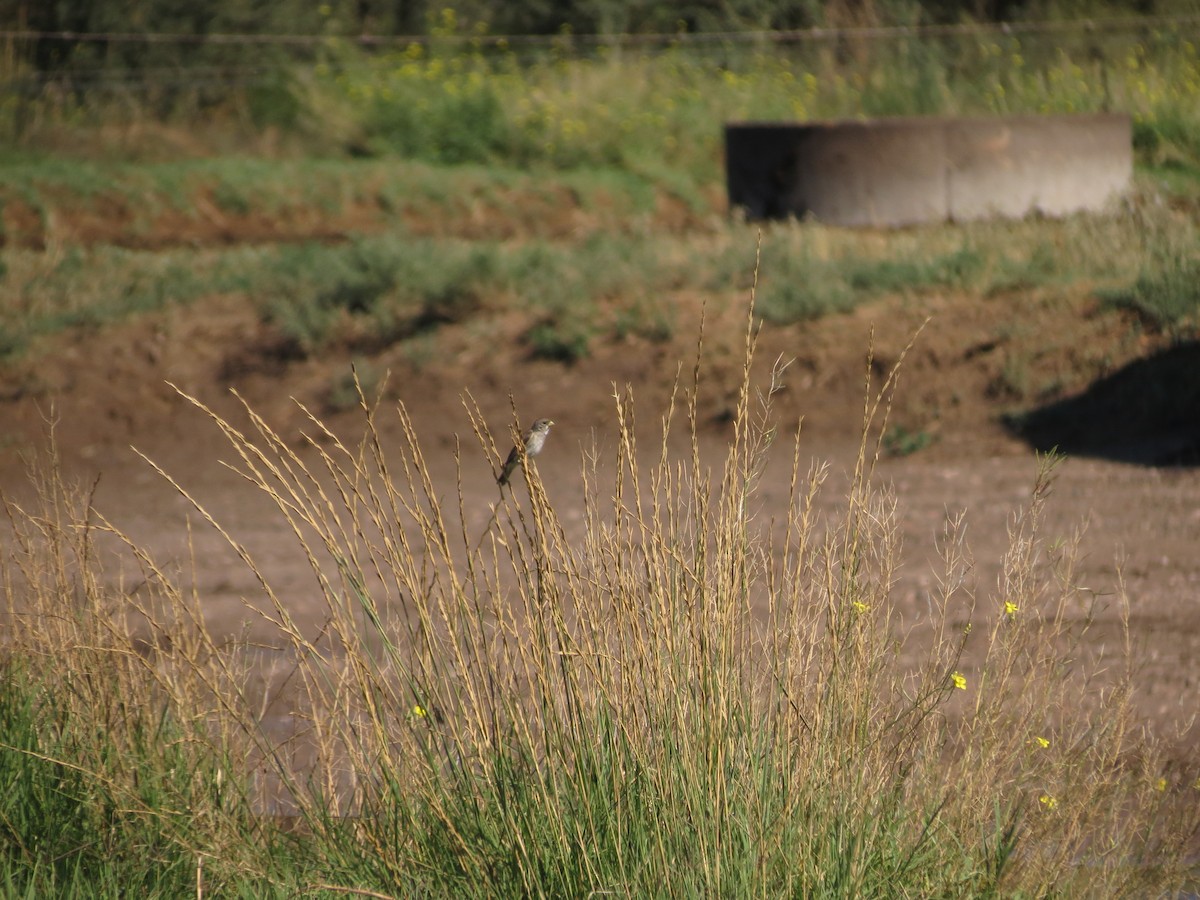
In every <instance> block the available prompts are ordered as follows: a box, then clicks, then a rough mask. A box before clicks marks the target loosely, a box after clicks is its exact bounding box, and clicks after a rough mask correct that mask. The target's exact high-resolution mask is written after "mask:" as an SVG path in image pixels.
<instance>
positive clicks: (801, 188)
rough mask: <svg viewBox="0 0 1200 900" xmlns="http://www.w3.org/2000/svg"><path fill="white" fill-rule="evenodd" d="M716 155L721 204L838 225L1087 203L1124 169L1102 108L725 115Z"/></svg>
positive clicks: (1126, 151)
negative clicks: (761, 118)
mask: <svg viewBox="0 0 1200 900" xmlns="http://www.w3.org/2000/svg"><path fill="white" fill-rule="evenodd" d="M725 153H726V156H725V163H726V176H727V183H728V189H729V204H730V208H731V209H736V208H740V209H742V210H744V212H745V214H746V216H747V217H748V218H751V219H774V218H786V217H789V216H795V217H797V218H805V217H813V218H815V219H817V220H818V221H821V222H825V223H827V224H831V225H847V226H876V227H889V226H899V225H913V224H917V223H922V222H938V221H947V220H950V221H968V220H971V219H982V218H990V217H1009V218H1020V217H1023V216H1026V215H1029V214H1030V213H1040V214H1042V215H1047V216H1061V215H1066V214H1068V213H1072V212H1077V211H1080V210H1092V211H1095V210H1100V209H1102V208H1103V207H1104V206H1105V205H1106V204H1107V203H1109V202H1110V201H1111V200H1112V199H1113V198H1114V197H1115V196H1119V195H1120V194H1121V193H1122V192H1124V191H1125V190H1126V188H1127V187H1128V185H1129V180H1130V177H1131V175H1132V173H1133V144H1132V125H1131V122H1130V119H1129V116H1127V115H1121V114H1108V113H1104V114H1093V115H1046V116H1034V115H1030V116H997V117H977V118H943V117H932V116H931V117H912V118H885V119H868V120H862V121H845V122H818V123H805V124H787V123H733V124H729V125H727V126H726V128H725Z"/></svg>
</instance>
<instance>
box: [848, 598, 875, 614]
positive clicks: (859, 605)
mask: <svg viewBox="0 0 1200 900" xmlns="http://www.w3.org/2000/svg"><path fill="white" fill-rule="evenodd" d="M850 605H851V606H853V607H854V611H855V612H856V613H865V612H866V611H867V610H868V609H870V608H871V607H869V606H867V604H865V603H863V602H862V601H861V600H855V601H854V602H853V603H852V604H850Z"/></svg>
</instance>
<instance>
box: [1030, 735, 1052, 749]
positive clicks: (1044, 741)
mask: <svg viewBox="0 0 1200 900" xmlns="http://www.w3.org/2000/svg"><path fill="white" fill-rule="evenodd" d="M1034 741H1035V742H1036V743H1037V745H1038V746H1039V747H1041V748H1042V749H1043V750H1045V749H1046V748H1047V747H1049V746H1050V740H1049V738H1044V737H1035V738H1034Z"/></svg>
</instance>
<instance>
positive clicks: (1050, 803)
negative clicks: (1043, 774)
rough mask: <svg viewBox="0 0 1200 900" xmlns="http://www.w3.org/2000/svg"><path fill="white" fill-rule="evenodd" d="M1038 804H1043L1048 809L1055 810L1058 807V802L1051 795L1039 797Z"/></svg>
mask: <svg viewBox="0 0 1200 900" xmlns="http://www.w3.org/2000/svg"><path fill="white" fill-rule="evenodd" d="M1038 803H1040V804H1042V806H1044V807H1046V809H1054V808H1055V807H1056V806H1058V801H1057V800H1055V799H1054V798H1053V797H1051V796H1050V795H1049V794H1042V796H1040V797H1038Z"/></svg>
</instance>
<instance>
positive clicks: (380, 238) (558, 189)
mask: <svg viewBox="0 0 1200 900" xmlns="http://www.w3.org/2000/svg"><path fill="white" fill-rule="evenodd" d="M357 166H358V164H353V163H344V164H327V165H323V166H321V167H318V168H317V171H323V172H326V173H327V174H328V178H329V181H328V184H330V185H333V184H341V185H342V187H341V188H340V189H339V193H340V194H341V195H355V196H358V197H360V200H359V201H355V202H356V203H357V204H358V208H360V209H367V208H369V210H370V212H369V214H364V216H358V217H355V216H353V215H351V214H348V213H346V211H345V210H346V208H345V207H336V208H334V209H331V210H330V212H328V213H327V214H325V213H322V212H321V205H320V204H321V201H320V194H321V193H322V191H323V188H322V187H320V186H318V187H316V188H315V189H314V190H315V192H316V193H315V195H314V196H312V197H310V198H308V199H303V198H294V199H293V200H292V201H291V202H292V203H293V206H291V207H282V208H279V209H275V210H270V209H268V208H264V207H261V206H259V205H258V204H257V201H255V202H254V210H255V212H254V214H253V215H254V221H253V222H247V221H245V220H244V219H239V218H238V216H239V215H240V214H238V213H229V214H228V217H227V218H225V219H220V218H219V217H218V219H217V220H216V221H217V225H218V231H222V229H223V233H225V234H226V235H227V236H234V237H236V236H237V235H239V234H242V235H245V236H246V237H247V238H250V237H252V236H253V233H254V231H253V229H254V228H263V229H265V230H267V231H268V232H269V233H273V234H274V236H275V237H276V238H278V237H279V236H280V233H281V232H284V231H286V230H287V229H288V228H296V229H298V230H299V232H300V233H299V234H298V235H297V237H296V240H295V241H283V242H281V241H279V240H278V239H276V240H271V241H267V242H254V241H252V240H245V241H243V242H242V243H239V244H237V245H236V246H232V247H227V246H221V245H220V243H218V242H214V243H213V244H212V245H211V246H199V247H194V246H183V244H186V239H187V236H188V235H189V234H190V233H191V232H190V231H189V229H191V228H192V227H193V226H192V224H191V220H187V219H184V220H183V221H182V222H180V221H179V219H178V218H177V219H175V220H174V221H173V224H171V225H169V226H164V227H163V229H160V230H158V231H154V230H153V229H152V228H151V227H150V225H145V226H142V225H138V224H137V223H136V222H130V223H128V224H122V223H119V222H118V223H117V224H116V225H113V224H112V223H111V222H109V223H108V225H109V226H110V227H111V230H110V231H109V232H108V239H109V240H110V241H111V240H113V239H114V238H119V237H122V236H124V237H129V236H131V235H132V236H133V237H136V236H137V235H138V234H139V233H141V231H139V229H141V228H143V227H145V228H146V229H148V230H147V231H146V233H148V234H149V233H154V234H158V235H159V236H160V238H162V239H164V240H168V238H169V236H173V239H171V240H170V243H169V245H168V246H167V247H164V248H159V249H154V250H146V249H139V248H137V247H136V246H135V247H121V246H113V245H112V244H111V243H103V242H102V243H97V244H94V245H91V246H88V245H86V244H81V243H79V239H78V237H76V238H74V239H72V237H71V234H72V232H73V231H74V232H78V231H80V230H81V229H83V228H85V227H88V226H89V223H92V222H94V216H92V214H91V213H86V214H85V213H82V212H79V210H78V207H76V209H75V212H74V213H72V212H70V211H69V210H68V209H67V208H64V207H59V208H57V209H55V208H53V207H48V209H50V210H51V211H50V212H48V213H47V216H48V217H49V218H50V219H51V220H53V221H56V222H57V225H55V226H54V227H55V228H56V229H57V234H58V235H59V237H58V238H56V239H54V240H52V241H51V243H50V245H49V250H45V249H42V250H39V249H36V248H29V249H20V248H15V249H10V250H8V252H7V253H6V255H5V269H6V271H5V274H4V277H3V279H2V280H0V349H2V350H3V352H4V353H5V354H6V355H8V356H14V355H20V354H21V353H23V352H25V350H27V349H28V348H29V347H30V346H31V342H34V341H36V340H37V339H39V338H40V337H43V336H46V335H53V334H55V333H56V332H58V331H61V330H63V329H65V328H89V327H100V326H104V325H108V324H113V323H117V322H120V321H121V320H122V319H124V318H126V317H128V316H131V315H135V314H137V313H142V312H147V311H154V310H160V309H163V308H166V307H169V306H171V305H175V304H183V303H190V302H194V301H195V300H196V299H197V298H204V297H212V296H214V295H237V296H244V297H246V299H247V302H248V303H250V304H252V305H253V306H254V307H255V308H257V309H258V311H259V314H260V316H261V318H262V319H263V321H264V322H266V323H268V325H269V327H270V328H272V329H273V330H274V331H275V332H276V333H277V335H278V337H279V339H280V340H281V341H282V342H284V344H286V345H287V347H288V348H289V350H288V352H289V353H291V354H293V355H299V356H303V355H306V354H310V353H312V352H314V351H317V350H324V349H330V348H333V349H343V350H349V351H353V352H368V353H369V352H374V351H377V350H379V349H382V348H384V347H387V346H389V345H390V344H392V343H395V342H397V341H402V340H405V339H408V338H411V337H413V336H415V335H418V334H422V333H426V332H429V331H431V330H435V329H436V328H438V327H439V326H440V325H442V324H445V323H448V322H459V321H464V320H467V319H479V320H480V321H486V320H487V318H488V317H489V316H495V315H503V314H507V313H512V312H516V313H518V314H520V315H522V316H523V317H524V318H525V320H526V322H527V327H526V331H525V337H524V340H525V342H526V344H527V347H528V350H529V353H530V354H531V355H532V356H540V357H547V358H556V359H562V360H565V361H572V360H575V359H578V358H581V357H584V356H586V355H588V353H589V352H591V349H592V348H593V347H594V345H595V343H596V342H597V341H601V340H606V339H610V338H614V337H617V338H619V337H621V336H624V335H627V334H636V335H639V336H642V337H647V338H650V339H652V340H664V339H666V338H669V337H670V336H671V334H672V332H673V330H674V328H675V317H674V302H673V300H672V297H675V296H679V295H686V296H692V297H702V296H705V295H712V294H718V295H725V296H727V295H728V294H729V293H730V292H733V291H743V290H745V289H747V288H748V287H749V286H750V284H751V281H752V274H753V269H752V266H751V265H749V264H748V262H747V261H748V260H753V258H754V255H753V247H754V245H755V242H756V239H757V234H758V231H759V227H758V226H754V225H742V224H738V223H731V222H725V221H722V220H720V219H716V218H703V219H698V220H695V221H694V223H693V224H692V225H691V226H689V227H686V228H684V229H682V230H681V231H678V232H674V231H672V230H671V229H670V227H668V226H667V225H666V224H664V223H663V220H662V219H661V218H660V217H659V214H658V213H656V212H655V210H654V208H653V205H652V204H650V205H647V203H646V202H645V197H646V196H650V197H653V196H654V189H653V188H652V187H649V186H648V185H646V184H645V183H641V182H634V183H628V182H622V181H620V180H618V179H615V178H614V179H608V180H602V179H593V180H592V181H590V182H589V184H590V187H591V191H592V192H591V193H583V189H582V187H580V184H579V183H578V182H572V181H571V180H570V179H563V180H557V179H554V180H548V181H546V182H544V183H542V184H541V185H540V186H538V187H534V186H532V185H530V184H528V183H527V182H526V183H523V184H522V185H521V186H518V187H513V188H510V189H507V190H508V192H507V193H505V191H506V188H505V187H504V185H505V183H506V182H505V179H504V178H503V177H500V176H495V177H493V176H489V175H486V174H485V173H483V172H479V173H476V176H475V177H476V179H477V182H476V183H477V185H478V186H479V187H478V190H477V192H476V194H475V200H472V199H471V198H470V195H468V196H467V197H466V198H465V199H464V197H463V196H461V195H456V194H453V193H450V192H447V193H446V194H445V195H443V196H442V201H441V202H442V204H443V205H442V206H440V207H439V206H438V205H437V202H438V201H428V202H425V201H421V200H418V199H417V198H414V197H412V196H411V195H410V196H408V198H407V200H406V201H405V202H404V204H400V203H399V202H398V203H397V204H396V205H395V207H393V208H392V209H391V210H390V211H388V212H380V209H381V208H382V206H381V202H380V201H379V197H380V196H381V195H382V194H381V192H383V191H385V190H386V188H384V187H381V186H380V185H378V184H374V185H372V182H373V179H374V178H375V177H376V176H377V175H381V174H382V173H380V172H379V171H378V167H377V166H376V165H375V164H367V165H366V167H365V169H364V170H362V171H356V168H357ZM219 168H220V167H219V166H215V165H213V166H208V165H206V166H205V167H203V171H206V172H213V171H216V170H218V169H219ZM418 168H419V170H420V171H425V169H424V167H418ZM254 171H258V169H257V167H255V168H254ZM262 174H263V178H262V179H261V180H260V181H258V182H256V183H255V184H256V186H255V187H254V188H247V190H248V191H257V192H266V193H271V192H272V190H273V189H274V186H278V187H279V188H280V189H282V185H283V183H284V182H285V181H286V180H288V179H290V178H292V177H293V175H294V174H295V173H293V172H291V171H290V170H285V172H284V173H283V174H282V175H276V176H273V177H272V176H268V175H267V174H266V173H265V172H263V173H262ZM442 174H443V175H444V176H445V175H446V172H445V171H444V170H443V172H442ZM154 177H155V175H154V173H153V172H150V173H146V172H141V174H140V175H139V176H138V178H137V180H135V182H134V183H135V184H140V183H142V181H144V180H147V179H153V178H154ZM164 177H168V176H164ZM447 177H448V176H447ZM518 177H519V176H515V175H514V176H513V178H514V179H516V178H518ZM273 178H274V180H273ZM393 178H394V179H395V180H394V181H393V184H398V183H400V181H401V180H402V179H403V178H404V176H397V175H395V174H394V173H393ZM121 183H122V182H120V180H119V179H118V180H116V181H114V182H112V183H111V184H114V185H119V184H121ZM404 183H409V182H404ZM28 184H29V185H32V187H30V188H29V189H30V190H36V191H39V192H40V196H42V197H52V196H53V195H54V194H55V192H56V190H57V188H55V187H52V186H49V185H52V184H54V182H47V183H41V182H38V181H31V182H29V183H28ZM428 187H429V186H428V185H427V189H428ZM111 189H112V190H118V189H119V188H116V187H112V188H111ZM643 190H645V191H646V192H647V193H645V194H644V193H643ZM1141 190H1143V191H1145V193H1141V194H1135V195H1134V197H1133V198H1132V200H1131V202H1129V203H1127V204H1126V207H1125V209H1124V211H1123V213H1121V214H1119V215H1113V216H1090V215H1089V216H1083V215H1081V216H1074V217H1071V218H1068V219H1065V220H1061V221H1047V220H1033V219H1031V220H1028V221H1024V222H979V223H971V224H965V225H955V226H940V225H939V226H925V227H921V228H912V229H906V230H903V231H894V232H889V233H874V232H871V233H868V232H854V231H847V230H844V229H836V228H829V227H825V226H821V225H817V224H792V225H775V226H769V227H767V228H766V229H765V230H764V231H763V243H762V254H763V263H764V270H763V277H762V282H761V285H760V300H759V312H760V314H761V315H762V316H763V317H764V318H766V319H768V320H770V321H771V322H775V323H788V322H795V321H799V320H803V319H810V318H815V317H818V316H821V315H827V314H830V313H837V312H846V311H848V310H851V309H853V308H854V307H856V306H857V305H859V304H861V303H863V302H866V301H869V300H872V299H875V298H878V297H881V296H889V295H892V296H894V295H901V296H911V297H912V298H913V300H914V302H916V301H917V298H919V296H920V295H921V294H923V293H931V292H932V293H947V292H950V293H963V294H973V295H978V296H980V297H982V298H988V297H1002V296H1005V295H1006V294H1012V293H1014V292H1030V291H1038V292H1041V294H1042V295H1044V296H1045V297H1046V299H1047V302H1052V301H1053V299H1054V298H1055V297H1056V296H1065V295H1068V294H1070V295H1074V294H1077V293H1078V292H1079V291H1080V286H1081V285H1083V286H1084V290H1090V291H1093V292H1095V293H1096V294H1097V296H1098V297H1100V298H1101V300H1102V305H1107V306H1109V307H1112V308H1127V309H1133V310H1135V311H1136V312H1137V314H1138V316H1139V317H1140V319H1141V321H1142V323H1143V327H1147V328H1149V329H1151V330H1162V329H1168V330H1174V331H1177V332H1179V333H1181V334H1186V333H1189V329H1191V328H1192V327H1194V325H1195V321H1196V318H1195V317H1196V309H1197V306H1198V304H1200V298H1198V297H1197V294H1196V290H1195V278H1194V277H1192V275H1194V269H1195V260H1194V254H1193V252H1192V248H1193V247H1194V246H1195V242H1196V239H1197V236H1196V228H1197V225H1196V220H1195V217H1194V216H1190V215H1180V214H1179V212H1176V211H1173V210H1172V209H1171V208H1170V207H1169V206H1164V205H1162V204H1161V203H1160V202H1159V198H1160V197H1161V195H1158V194H1157V192H1156V188H1155V186H1154V185H1153V183H1152V182H1151V181H1150V180H1148V179H1147V180H1144V181H1143V182H1142V189H1141ZM356 191H357V192H359V193H358V194H355V192H356ZM523 192H524V193H523ZM105 196H110V195H107V194H106V195H105ZM249 196H250V197H251V198H253V197H256V196H257V194H250V195H249ZM425 196H426V197H427V196H429V195H428V194H426V195H425ZM547 196H550V197H566V196H570V197H572V198H574V199H571V200H564V201H563V203H562V204H561V205H559V206H557V207H554V205H553V204H552V203H550V202H547V201H545V199H544V198H546V197H547ZM363 197H367V198H371V199H361V198H363ZM484 197H491V198H492V201H491V203H490V204H489V203H488V201H485V200H484V199H482V198H484ZM538 197H542V198H543V200H542V201H539V200H538ZM524 198H529V199H528V202H526V200H525V199H524ZM228 202H229V203H230V204H234V205H236V204H235V203H234V201H228ZM246 202H250V201H249V200H247V201H246ZM461 204H466V209H467V211H466V212H464V211H463V207H462V206H461ZM417 206H420V207H421V209H420V213H419V214H417V213H411V214H410V210H413V209H415V208H416V207H417ZM206 208H207V207H206V206H205V204H204V203H202V202H198V203H197V204H196V205H194V206H193V212H194V214H195V216H196V219H197V221H198V222H199V223H200V224H201V225H204V226H211V225H212V224H213V222H214V218H213V216H214V215H215V214H212V213H205V212H204V210H205V209H206ZM509 208H512V209H521V210H524V214H523V215H510V213H509V212H508V209H509ZM1185 208H1186V207H1185ZM538 210H541V211H544V212H545V213H546V215H542V214H541V213H540V212H538ZM181 215H182V214H181ZM339 215H340V216H343V218H344V219H345V221H344V223H343V224H344V226H345V228H346V231H345V232H343V233H340V234H338V235H337V236H335V237H331V238H319V239H314V235H313V233H312V230H311V229H310V230H307V231H305V227H306V226H305V222H306V221H308V222H309V223H311V225H312V227H313V228H314V229H318V230H319V229H320V228H321V227H328V226H330V223H331V221H333V220H336V219H337V217H338V216H339ZM146 216H147V218H146V222H148V223H149V222H153V221H155V219H154V217H153V215H151V214H150V213H147V214H146ZM306 216H307V217H308V218H307V220H306V218H305V217H306ZM551 216H554V217H557V218H556V219H553V220H552V219H551ZM72 222H74V223H75V224H72ZM275 222H277V223H278V226H277V227H275V226H273V225H272V223H275ZM129 243H134V244H136V241H129Z"/></svg>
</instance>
